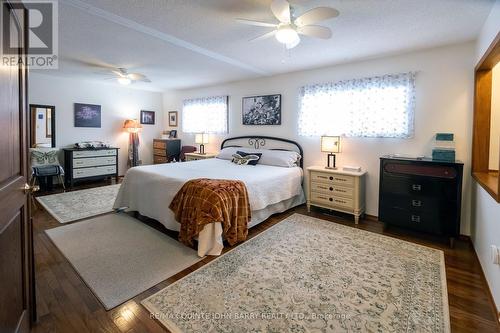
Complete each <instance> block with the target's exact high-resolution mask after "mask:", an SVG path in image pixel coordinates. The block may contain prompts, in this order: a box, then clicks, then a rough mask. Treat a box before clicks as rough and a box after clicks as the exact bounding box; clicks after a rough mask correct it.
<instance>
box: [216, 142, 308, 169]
mask: <svg viewBox="0 0 500 333" xmlns="http://www.w3.org/2000/svg"><path fill="white" fill-rule="evenodd" d="M242 139H247V140H248V141H247V142H248V145H249V146H250V147H253V148H255V149H259V148H263V147H264V146H265V145H266V143H267V141H272V142H274V141H276V142H285V143H287V144H289V145H292V146H295V147H296V148H297V150H298V151H297V152H298V153H299V154H300V156H301V159H300V161H299V166H300V167H301V168H304V151H303V150H302V146H301V145H300V144H299V143H298V142H295V141H293V140H289V139H283V138H277V137H273V136H261V135H244V136H235V137H232V138H227V139H225V140H224V141H222V143H221V145H220V149H223V148H227V147H241V148H244V147H243V146H240V145H235V144H230V142H231V141H237V140H242ZM266 140H267V141H266ZM271 150H284V151H295V150H292V149H286V148H271Z"/></svg>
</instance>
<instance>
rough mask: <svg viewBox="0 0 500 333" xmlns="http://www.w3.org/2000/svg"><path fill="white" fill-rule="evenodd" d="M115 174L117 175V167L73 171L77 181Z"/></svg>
mask: <svg viewBox="0 0 500 333" xmlns="http://www.w3.org/2000/svg"><path fill="white" fill-rule="evenodd" d="M114 174H116V165H110V166H101V167H94V168H82V169H74V170H73V178H75V179H78V178H86V177H94V176H105V175H114Z"/></svg>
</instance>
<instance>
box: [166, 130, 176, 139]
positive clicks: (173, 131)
mask: <svg viewBox="0 0 500 333" xmlns="http://www.w3.org/2000/svg"><path fill="white" fill-rule="evenodd" d="M168 137H169V138H170V139H175V138H177V130H171V131H170V133H169V134H168Z"/></svg>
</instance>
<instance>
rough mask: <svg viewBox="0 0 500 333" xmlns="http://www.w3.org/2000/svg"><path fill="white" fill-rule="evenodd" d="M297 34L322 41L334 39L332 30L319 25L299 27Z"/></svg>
mask: <svg viewBox="0 0 500 333" xmlns="http://www.w3.org/2000/svg"><path fill="white" fill-rule="evenodd" d="M297 32H298V33H299V34H301V35H305V36H310V37H316V38H321V39H329V38H330V37H332V31H331V30H330V28H326V27H321V26H319V25H306V26H305V27H299V28H297Z"/></svg>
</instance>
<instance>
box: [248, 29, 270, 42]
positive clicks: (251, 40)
mask: <svg viewBox="0 0 500 333" xmlns="http://www.w3.org/2000/svg"><path fill="white" fill-rule="evenodd" d="M275 34H276V30H273V31H271V32H268V33H265V34H263V35H261V36H259V37H255V38H253V39H250V40H249V42H257V41H259V40H263V39H267V38H271V37H273V36H274V35H275Z"/></svg>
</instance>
